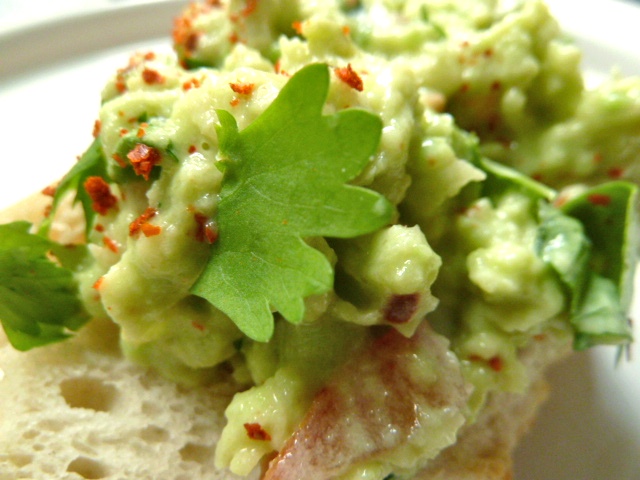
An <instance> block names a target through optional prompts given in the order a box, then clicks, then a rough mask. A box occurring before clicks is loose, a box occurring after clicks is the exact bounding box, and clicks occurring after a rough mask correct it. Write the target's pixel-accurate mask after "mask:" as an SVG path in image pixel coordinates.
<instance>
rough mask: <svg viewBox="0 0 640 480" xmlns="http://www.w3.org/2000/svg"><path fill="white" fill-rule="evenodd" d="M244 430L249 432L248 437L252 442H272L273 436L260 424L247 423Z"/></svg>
mask: <svg viewBox="0 0 640 480" xmlns="http://www.w3.org/2000/svg"><path fill="white" fill-rule="evenodd" d="M244 429H245V430H246V431H247V436H248V437H249V438H250V439H251V440H259V441H263V442H264V441H266V442H268V441H270V440H271V435H269V432H267V431H265V429H264V428H262V426H261V425H260V424H259V423H245V424H244Z"/></svg>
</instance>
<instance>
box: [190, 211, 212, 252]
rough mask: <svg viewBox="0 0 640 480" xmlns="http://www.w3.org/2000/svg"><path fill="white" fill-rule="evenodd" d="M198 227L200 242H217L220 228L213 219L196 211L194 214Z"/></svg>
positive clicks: (197, 232)
mask: <svg viewBox="0 0 640 480" xmlns="http://www.w3.org/2000/svg"><path fill="white" fill-rule="evenodd" d="M193 218H194V219H195V221H196V223H197V224H198V229H197V230H196V240H198V241H199V242H207V243H209V244H213V243H215V241H216V240H217V239H218V228H217V226H216V224H215V222H214V221H213V220H211V219H210V218H209V217H207V216H206V215H203V214H202V213H199V212H196V213H194V215H193Z"/></svg>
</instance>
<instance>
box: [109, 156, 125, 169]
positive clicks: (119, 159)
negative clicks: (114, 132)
mask: <svg viewBox="0 0 640 480" xmlns="http://www.w3.org/2000/svg"><path fill="white" fill-rule="evenodd" d="M111 158H113V160H115V162H116V163H117V164H118V165H120V166H121V167H122V168H125V167H126V166H127V162H125V161H124V159H123V158H122V157H121V156H120V155H118V154H117V153H114V154H113V155H111Z"/></svg>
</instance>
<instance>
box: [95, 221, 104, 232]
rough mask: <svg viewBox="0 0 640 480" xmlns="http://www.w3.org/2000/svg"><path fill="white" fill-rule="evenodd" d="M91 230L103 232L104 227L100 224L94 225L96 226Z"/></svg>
mask: <svg viewBox="0 0 640 480" xmlns="http://www.w3.org/2000/svg"><path fill="white" fill-rule="evenodd" d="M93 228H94V230H95V231H96V232H98V233H102V232H104V225H102V224H101V223H98V224H96V226H95V227H93Z"/></svg>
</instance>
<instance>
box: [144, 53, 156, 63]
mask: <svg viewBox="0 0 640 480" xmlns="http://www.w3.org/2000/svg"><path fill="white" fill-rule="evenodd" d="M143 58H144V59H145V60H147V61H151V60H155V59H156V54H155V52H147V53H145V54H144V57H143Z"/></svg>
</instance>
